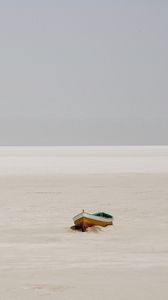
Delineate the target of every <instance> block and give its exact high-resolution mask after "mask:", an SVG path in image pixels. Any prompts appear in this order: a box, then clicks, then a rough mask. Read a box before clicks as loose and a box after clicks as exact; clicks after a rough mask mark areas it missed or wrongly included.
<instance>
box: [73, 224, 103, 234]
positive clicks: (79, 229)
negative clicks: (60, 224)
mask: <svg viewBox="0 0 168 300" xmlns="http://www.w3.org/2000/svg"><path fill="white" fill-rule="evenodd" d="M70 229H71V230H73V231H80V232H82V228H76V227H75V226H71V227H70ZM100 231H102V228H101V227H100V226H92V227H88V228H87V229H86V231H85V232H94V233H99V232H100Z"/></svg>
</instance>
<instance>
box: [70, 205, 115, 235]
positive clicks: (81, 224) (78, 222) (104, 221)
mask: <svg viewBox="0 0 168 300" xmlns="http://www.w3.org/2000/svg"><path fill="white" fill-rule="evenodd" d="M73 221H74V224H75V228H76V229H82V231H85V230H86V228H87V227H91V226H95V225H98V226H103V227H105V226H107V225H113V217H112V216H111V215H109V214H106V213H104V212H97V213H95V214H89V213H87V212H85V211H84V210H83V211H82V212H81V213H80V214H78V215H77V216H75V217H74V218H73Z"/></svg>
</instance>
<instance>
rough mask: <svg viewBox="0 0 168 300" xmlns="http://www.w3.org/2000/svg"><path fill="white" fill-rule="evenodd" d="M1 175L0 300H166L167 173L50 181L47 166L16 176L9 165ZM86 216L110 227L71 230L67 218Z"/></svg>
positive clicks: (60, 175) (56, 176)
mask: <svg viewBox="0 0 168 300" xmlns="http://www.w3.org/2000/svg"><path fill="white" fill-rule="evenodd" d="M3 151H4V150H3ZM27 151H28V150H27ZM1 153H2V152H1ZM6 153H7V152H6ZM10 155H11V154H10ZM157 155H158V154H157ZM4 156H5V153H3V157H4ZM49 156H51V153H50V155H49ZM139 156H140V155H139ZM139 156H138V158H137V156H136V159H137V165H138V161H139V159H140V157H139ZM19 157H20V156H19ZM54 157H55V156H54ZM75 157H76V156H75ZM160 157H161V158H162V159H163V158H164V155H163V152H162V153H161V154H160ZM50 158H51V157H50ZM106 158H107V153H106ZM150 158H151V157H150ZM54 159H55V158H54ZM69 159H70V158H69ZM131 159H132V156H131ZM145 159H147V158H145ZM164 159H165V162H166V159H167V154H165V158H164ZM25 160H26V159H25ZM125 160H127V163H128V155H127V157H126V158H125ZM6 161H7V158H6ZM1 163H2V161H1V160H0V165H1ZM153 164H154V166H155V159H154V158H153ZM3 166H4V162H3ZM5 167H6V169H5V168H3V170H2V169H1V174H0V208H1V209H0V299H2V300H15V299H17V300H24V299H25V300H28V299H31V300H34V299H37V300H38V299H44V300H48V299H49V300H50V299H51V300H52V299H54V300H55V299H58V300H61V299H64V300H66V299H67V300H69V299H78V300H80V299H81V300H83V299H90V300H91V299H98V300H99V299H102V298H103V297H104V298H106V299H113V298H114V299H117V300H127V299H129V300H133V299H134V300H135V299H137V300H140V299H145V300H148V299H152V300H155V299H157V300H158V299H162V300H164V299H165V300H167V299H168V287H167V278H168V172H166V169H164V172H160V170H159V171H157V172H150V169H148V172H147V171H146V172H144V173H143V172H136V173H135V172H126V171H125V172H123V173H122V172H117V173H114V172H113V170H111V173H109V172H107V173H103V172H102V171H101V172H97V173H96V172H95V174H91V172H89V169H88V174H87V173H86V170H85V169H84V170H85V171H84V172H82V170H81V172H79V173H78V174H77V173H75V174H74V172H73V170H72V173H71V174H69V171H68V174H67V173H66V172H65V173H64V174H63V173H62V172H60V173H58V171H57V172H55V174H54V173H53V172H50V171H51V170H49V171H47V172H46V166H45V168H44V169H43V170H42V169H40V170H39V169H38V172H37V169H36V172H35V171H34V170H33V167H32V172H31V174H30V172H29V173H28V174H26V170H25V168H24V172H23V168H22V171H18V170H16V174H14V169H13V170H12V171H11V173H10V172H9V171H10V169H9V164H8V166H7V165H6V166H5ZM21 167H23V161H22V163H21V164H20V165H19V167H18V168H19V170H21ZM7 168H8V172H6V170H7ZM4 170H5V171H4ZM99 170H100V169H99ZM101 170H102V169H101ZM167 171H168V170H167ZM19 173H20V174H19ZM83 208H84V209H85V210H86V211H89V212H95V211H97V210H103V211H105V212H107V213H112V214H113V216H114V226H109V227H106V228H101V227H97V228H93V229H91V230H88V232H85V233H82V232H78V231H74V230H72V229H71V228H70V227H71V226H72V225H73V221H72V217H73V216H74V215H75V214H77V213H79V212H80V211H81V210H82V209H83Z"/></svg>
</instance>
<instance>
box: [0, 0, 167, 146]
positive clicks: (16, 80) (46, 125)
mask: <svg viewBox="0 0 168 300" xmlns="http://www.w3.org/2000/svg"><path fill="white" fill-rule="evenodd" d="M167 131H168V1H164V0H159V1H156V0H146V1H145V0H142V1H139V0H134V1H131V0H125V1H124V0H123V1H121V0H111V1H110V0H101V1H99V0H85V1H82V0H60V1H57V0H45V1H44V0H29V1H28V0H0V145H1V146H5V145H23V146H33V145H37V146H38V145H39V146H42V145H44V146H48V145H51V146H54V145H159V144H162V145H168V134H167Z"/></svg>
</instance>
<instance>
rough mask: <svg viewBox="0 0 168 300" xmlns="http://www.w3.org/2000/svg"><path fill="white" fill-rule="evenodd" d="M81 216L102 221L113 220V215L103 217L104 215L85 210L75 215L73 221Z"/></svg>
mask: <svg viewBox="0 0 168 300" xmlns="http://www.w3.org/2000/svg"><path fill="white" fill-rule="evenodd" d="M81 218H88V219H92V220H100V221H102V222H111V221H112V220H113V217H111V218H105V217H100V216H95V215H94V214H90V213H87V212H81V213H80V214H78V215H76V216H75V217H74V218H73V221H74V222H75V221H76V220H78V219H81Z"/></svg>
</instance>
